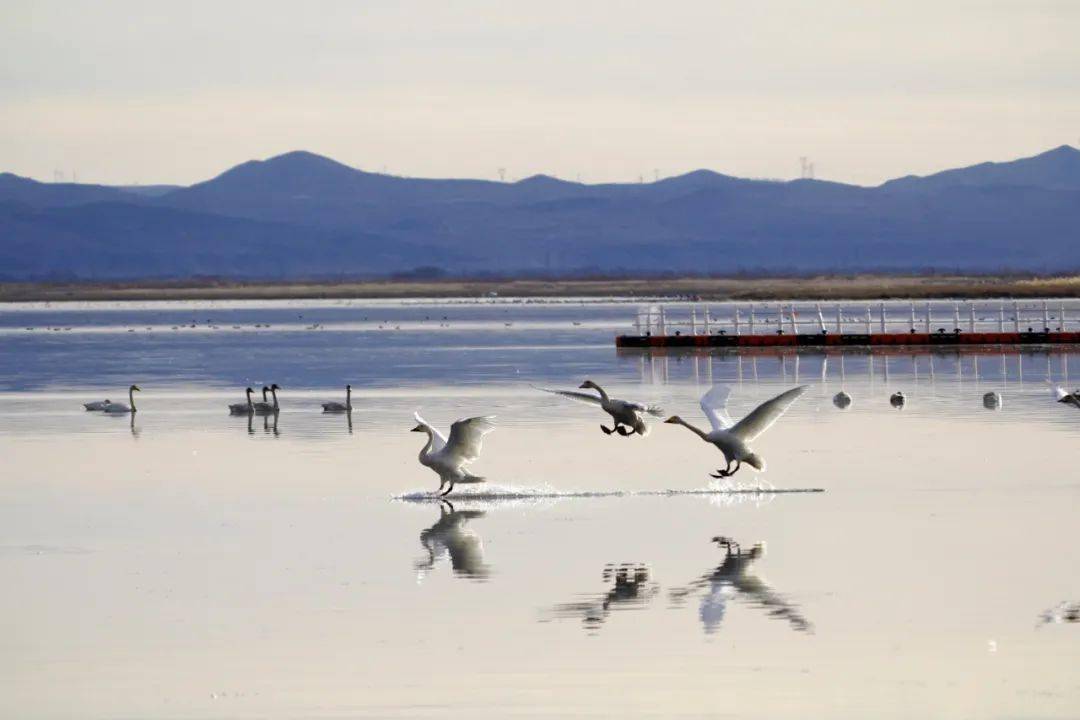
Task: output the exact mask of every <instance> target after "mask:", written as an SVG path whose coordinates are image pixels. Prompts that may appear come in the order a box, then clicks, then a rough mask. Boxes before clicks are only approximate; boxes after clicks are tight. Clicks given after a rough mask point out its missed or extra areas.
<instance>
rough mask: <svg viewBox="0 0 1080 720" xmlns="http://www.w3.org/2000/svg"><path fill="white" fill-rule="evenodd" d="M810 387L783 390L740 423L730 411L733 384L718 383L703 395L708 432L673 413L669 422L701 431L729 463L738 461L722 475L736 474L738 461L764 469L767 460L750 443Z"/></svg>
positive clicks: (703, 438)
mask: <svg viewBox="0 0 1080 720" xmlns="http://www.w3.org/2000/svg"><path fill="white" fill-rule="evenodd" d="M806 390H807V386H806V385H800V386H799V387H797V388H793V389H791V390H788V391H787V392H783V393H780V394H779V395H777V396H776V397H774V398H773V399H772V400H767V401H765V402H763V403H762V404H761V405H758V406H757V407H756V408H754V410H753V411H752V412H751V413H750V414H749V415H747V416H746V417H744V418H743V419H742V420H740V421H739V422H737V423H736V422H734V421H732V419H731V416H730V415H728V412H727V401H728V398H729V397H730V396H731V388H729V387H727V386H726V385H717V386H715V387H714V388H713V389H712V390H710V391H709V392H707V393H705V395H704V396H703V397H702V398H701V410H702V412H704V413H705V417H707V418H708V419H709V423H710V424H711V425H712V430H711V431H709V432H705V431H704V430H701V429H700V428H697V427H694V426H693V425H691V424H690V423H688V422H686V421H685V420H683V419H682V418H680V417H678V416H673V417H670V418H668V419H667V420H665V422H668V423H673V424H676V425H682V426H683V427H685V428H687V429H689V430H690V431H692V432H694V433H695V434H697V435H698V437H700V438H701V439H702V440H704V441H705V442H707V443H711V444H712V445H714V446H715V447H716V449H717V450H719V451H720V452H722V453H723V454H724V459H725V460H726V461H727V464H728V466H730V465H731V463H736V468H735V470H732V471H727V472H721V473H720V477H727V476H728V475H732V474H734V473H735V472H736V471H738V469H739V468H738V464H740V463H746V464H747V465H749V466H750V467H752V468H754V469H755V470H759V471H764V470H765V460H764V459H763V458H762V457H761V456H760V455H758V454H757V453H756V452H754V450H753V448H751V447H750V443H752V442H753V441H754V440H756V439H757V438H758V436H759V435H761V434H762V433H763V432H765V431H766V430H768V429H769V428H770V427H772V425H773V423H775V422H776V421H777V419H779V418H780V416H781V415H783V414H784V413H785V412H787V409H788V408H789V407H791V404H792V403H793V402H795V401H796V400H797V399H798V398H799V396H801V395H802V394H803V393H804V392H806Z"/></svg>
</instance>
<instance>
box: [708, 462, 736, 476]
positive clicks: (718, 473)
mask: <svg viewBox="0 0 1080 720" xmlns="http://www.w3.org/2000/svg"><path fill="white" fill-rule="evenodd" d="M736 469H738V468H736ZM734 474H735V472H734V471H733V470H732V469H731V461H730V460H728V461H727V466H725V467H724V469H723V470H717V471H716V474H715V475H713V474H712V473H709V476H710V477H714V478H718V479H719V478H726V477H731V476H732V475H734Z"/></svg>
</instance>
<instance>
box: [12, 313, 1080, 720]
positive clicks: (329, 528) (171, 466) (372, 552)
mask: <svg viewBox="0 0 1080 720" xmlns="http://www.w3.org/2000/svg"><path fill="white" fill-rule="evenodd" d="M637 308H638V306H637V305H635V304H634V303H631V302H626V301H617V300H610V301H585V300H573V299H571V300H566V301H561V302H552V301H546V302H511V301H501V300H489V301H456V302H455V301H393V302H391V301H387V302H369V301H324V302H319V301H309V302H303V301H288V302H285V301H282V302H241V301H236V302H161V303H70V304H67V303H53V304H51V305H47V304H26V305H9V306H4V307H0V348H2V350H0V457H3V461H4V462H3V468H4V472H3V477H2V481H0V493H2V495H3V502H2V503H0V572H2V574H3V577H4V578H5V579H6V583H5V592H4V593H2V594H0V610H2V612H0V617H3V619H4V632H3V641H2V642H0V715H2V716H3V717H12V718H15V717H18V718H70V717H80V718H267V717H272V718H352V717H359V718H398V717H401V718H405V717H409V718H412V717H436V718H460V717H490V718H506V717H564V716H594V717H610V716H616V715H617V716H621V717H650V718H659V717H665V718H666V717H680V718H696V717H710V718H714V717H738V718H747V717H750V718H759V717H760V718H805V717H830V718H852V719H854V718H867V717H875V718H913V717H919V718H922V717H935V718H1015V717H1025V718H1031V717H1037V718H1074V717H1077V716H1078V715H1080V675H1078V674H1077V672H1076V667H1077V666H1078V663H1080V635H1078V633H1080V623H1074V622H1070V617H1071V616H1070V615H1069V609H1068V603H1075V602H1077V601H1080V573H1078V571H1077V568H1078V567H1080V543H1078V542H1077V541H1076V537H1077V519H1078V518H1077V501H1078V500H1080V471H1078V470H1077V467H1078V466H1077V462H1076V457H1077V449H1078V447H1080V445H1078V440H1080V410H1077V409H1076V408H1073V407H1070V406H1067V405H1064V404H1059V403H1055V402H1054V401H1053V399H1052V397H1051V393H1050V389H1049V387H1048V386H1047V381H1051V382H1053V383H1055V384H1061V385H1065V386H1066V387H1068V388H1069V389H1070V390H1072V389H1075V387H1076V386H1077V385H1080V379H1078V378H1080V349H1068V348H1062V347H1058V348H1045V347H1027V348H1024V350H1023V352H1020V351H1018V350H1017V349H1015V348H981V349H978V350H974V351H967V352H962V353H961V352H957V351H956V350H943V351H941V352H935V353H926V352H920V351H913V350H904V351H900V352H892V353H890V354H870V353H867V352H865V351H861V350H859V349H850V348H849V349H844V350H843V351H837V352H830V353H828V354H825V353H822V352H818V351H805V352H798V353H796V352H762V353H758V354H744V355H736V354H731V353H725V352H712V353H709V352H675V351H668V352H666V353H664V352H659V353H649V352H641V351H616V349H615V347H614V342H613V337H614V335H615V334H617V333H620V332H629V331H630V330H631V328H632V326H633V323H634V319H635V313H636V312H637ZM942 312H943V313H944V312H945V310H943V311H942ZM1070 367H1071V368H1072V375H1071V376H1070ZM585 379H592V380H594V381H596V382H597V383H599V384H600V385H602V386H604V387H605V389H607V390H608V391H609V392H611V393H612V395H614V396H617V397H625V398H628V399H634V400H639V401H641V402H647V403H654V404H657V405H659V406H661V407H662V408H664V410H665V411H666V412H667V413H678V414H679V415H681V416H682V417H684V418H686V419H687V420H688V421H690V422H693V423H697V424H699V425H702V426H705V427H707V422H706V420H705V418H704V416H703V415H702V414H701V411H700V410H699V409H698V399H699V398H700V397H701V395H702V394H703V393H704V392H706V391H707V390H708V389H709V388H710V387H711V386H712V385H713V384H728V385H730V386H731V387H732V397H731V404H730V409H731V412H732V414H733V415H734V416H735V417H736V418H738V417H740V416H742V415H744V414H745V413H747V412H749V411H750V410H751V409H753V408H754V407H755V406H756V405H757V404H758V403H760V402H762V401H764V400H766V399H768V398H770V397H772V396H774V395H776V394H778V393H779V392H782V391H783V390H785V389H788V388H790V387H793V386H795V385H798V384H806V385H809V390H808V391H807V393H806V394H805V395H804V396H803V397H802V398H800V399H799V400H798V401H797V402H796V403H795V404H794V405H793V406H792V408H791V410H790V411H789V412H788V414H787V415H785V416H784V417H783V418H782V419H781V420H780V421H779V422H778V423H777V424H776V425H775V426H774V427H773V428H772V429H770V430H769V431H768V432H767V433H765V434H764V435H762V436H761V437H760V438H759V439H758V440H757V441H756V442H755V444H754V447H755V449H757V450H758V451H759V452H760V453H761V454H762V455H763V456H765V457H766V458H767V462H768V471H767V472H766V473H764V474H761V475H757V474H755V473H754V471H753V470H752V469H749V468H744V469H743V470H742V471H740V472H739V473H738V474H737V475H736V476H735V477H734V478H733V479H731V480H729V481H723V480H714V479H713V478H711V477H709V475H708V473H710V472H714V471H715V469H716V468H717V467H720V466H722V465H723V462H722V460H721V458H720V455H719V453H718V452H717V451H716V450H715V448H713V447H711V446H709V445H706V444H705V443H703V442H701V440H699V439H698V438H697V437H696V436H694V435H693V434H692V433H690V432H688V431H686V430H685V429H683V428H680V427H677V426H673V425H666V424H662V423H660V422H659V421H653V422H652V427H651V432H650V433H649V435H648V436H646V437H630V438H623V437H620V436H618V435H611V436H606V435H604V434H603V433H602V432H601V431H600V428H599V426H600V424H601V423H604V422H605V421H606V420H608V418H607V417H606V416H604V415H603V414H602V413H600V412H599V411H598V410H597V409H596V408H595V407H593V406H589V405H586V404H582V403H576V402H574V401H572V400H569V399H565V398H562V397H558V396H555V395H551V394H548V393H544V392H541V391H540V390H538V389H536V387H534V386H542V387H551V388H560V389H575V388H576V387H577V386H578V385H579V384H580V383H581V382H582V381H583V380H585ZM132 383H136V384H138V385H139V386H140V387H141V388H142V391H141V393H139V394H137V395H136V396H135V402H136V403H137V407H138V412H137V413H136V414H135V415H134V416H120V417H110V416H105V415H103V414H101V413H91V412H86V411H84V410H83V408H82V403H83V402H88V401H91V400H100V399H103V398H105V397H108V398H110V399H111V400H113V401H121V400H123V401H125V402H126V390H127V387H128V386H129V385H130V384H132ZM270 383H277V384H279V385H280V386H281V387H282V391H281V392H280V394H279V397H280V402H281V406H282V409H281V412H280V413H279V414H278V415H276V416H266V417H248V416H239V417H231V416H229V414H228V410H227V409H226V406H227V404H229V403H234V402H241V401H243V399H244V398H243V390H244V388H245V387H247V386H251V387H253V388H255V389H256V390H258V389H259V388H261V387H262V386H264V385H268V384H270ZM346 383H351V385H352V386H353V388H354V391H353V402H354V405H355V409H354V411H353V413H352V414H351V416H342V415H329V414H323V413H322V411H321V407H320V403H321V402H325V401H328V400H338V401H342V400H343V399H344V385H345V384H346ZM841 389H844V390H846V391H847V392H848V393H849V394H850V395H851V396H852V398H853V400H854V401H853V404H852V405H851V406H850V407H849V408H847V409H846V410H841V409H839V408H837V407H836V406H835V405H834V403H833V396H834V395H835V394H836V393H837V392H838V391H839V390H841ZM898 390H899V391H903V392H904V394H905V395H906V397H907V401H906V404H905V406H904V407H903V409H896V408H894V407H892V406H891V405H890V402H889V397H890V395H891V394H892V393H893V392H895V391H898ZM990 391H997V392H999V393H1000V394H1001V396H1002V398H1003V404H1002V406H1001V407H1000V408H997V409H987V408H986V407H984V404H983V395H984V393H986V392H990ZM417 411H419V412H420V413H421V414H422V415H423V416H424V418H426V419H427V420H428V421H430V422H432V424H434V425H436V426H437V427H440V428H442V429H443V430H444V432H445V431H446V429H447V428H448V427H449V425H450V423H451V422H453V421H454V420H456V419H458V418H463V417H468V416H475V415H488V414H491V415H496V416H497V420H496V424H497V429H496V431H495V432H494V433H492V434H491V435H489V436H487V438H486V439H485V442H484V448H483V452H482V454H481V457H480V459H479V460H478V461H477V462H476V464H475V465H473V466H472V470H473V471H474V472H476V473H477V474H479V475H483V476H485V477H486V478H487V479H488V482H487V483H486V484H483V485H473V486H459V491H460V493H459V492H455V493H454V494H453V495H451V496H450V497H449V498H448V500H449V502H439V501H436V500H434V499H432V498H430V497H428V493H430V492H431V491H434V490H435V488H436V487H437V486H438V478H437V477H436V476H435V475H434V474H433V473H432V472H431V471H430V470H428V469H427V468H425V467H423V466H421V465H420V464H419V463H418V461H417V453H418V452H419V450H420V448H421V446H422V445H423V442H424V437H423V436H422V435H420V434H417V433H411V432H409V431H410V429H411V428H412V427H413V426H414V425H415V424H416V422H415V420H414V419H413V413H414V412H417ZM769 489H777V490H784V491H789V490H800V491H802V490H806V491H811V490H813V491H815V492H777V493H774V492H764V491H762V490H769ZM733 490H734V491H738V492H732V491H733ZM474 492H482V493H484V496H483V497H482V498H472V499H470V498H469V494H470V493H474ZM714 538H718V539H719V540H717V541H714ZM1063 603H1064V604H1065V605H1062V604H1063Z"/></svg>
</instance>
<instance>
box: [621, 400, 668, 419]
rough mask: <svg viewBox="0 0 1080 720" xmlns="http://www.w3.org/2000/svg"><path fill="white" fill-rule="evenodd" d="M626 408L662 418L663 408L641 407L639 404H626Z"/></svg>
mask: <svg viewBox="0 0 1080 720" xmlns="http://www.w3.org/2000/svg"><path fill="white" fill-rule="evenodd" d="M626 404H627V406H628V407H630V408H631V409H633V410H636V411H637V412H643V413H648V414H650V415H652V416H653V417H664V408H662V407H660V406H659V405H642V404H641V403H626Z"/></svg>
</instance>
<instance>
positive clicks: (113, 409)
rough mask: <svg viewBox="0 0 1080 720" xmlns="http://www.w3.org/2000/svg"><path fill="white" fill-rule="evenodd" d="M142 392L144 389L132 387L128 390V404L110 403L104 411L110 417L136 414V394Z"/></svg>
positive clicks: (136, 386)
mask: <svg viewBox="0 0 1080 720" xmlns="http://www.w3.org/2000/svg"><path fill="white" fill-rule="evenodd" d="M136 392H142V388H140V387H139V386H138V385H132V386H131V387H129V388H128V404H127V405H125V404H124V403H109V404H108V405H106V406H105V407H104V408H102V411H103V412H105V413H107V414H109V415H126V414H128V413H133V412H135V410H136V409H135V393H136Z"/></svg>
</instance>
